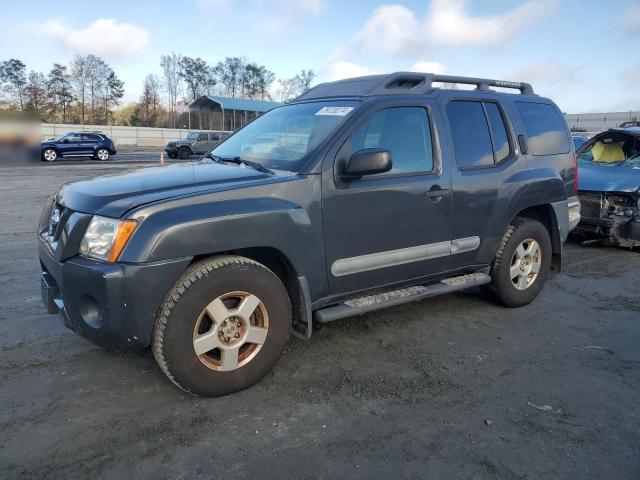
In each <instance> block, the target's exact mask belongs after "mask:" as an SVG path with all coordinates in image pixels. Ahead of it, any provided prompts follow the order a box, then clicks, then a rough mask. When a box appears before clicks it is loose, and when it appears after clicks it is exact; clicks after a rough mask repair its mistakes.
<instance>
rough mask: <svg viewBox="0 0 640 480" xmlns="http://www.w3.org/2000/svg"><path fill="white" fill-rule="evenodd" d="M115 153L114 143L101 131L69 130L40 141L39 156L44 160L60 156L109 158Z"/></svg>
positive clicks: (53, 159) (49, 160)
mask: <svg viewBox="0 0 640 480" xmlns="http://www.w3.org/2000/svg"><path fill="white" fill-rule="evenodd" d="M115 154H116V146H115V144H114V143H113V141H112V140H111V139H110V138H109V137H107V136H106V135H105V134H104V133H102V132H69V133H65V134H64V135H61V136H59V137H56V138H52V139H51V140H47V141H46V142H41V143H40V158H41V159H42V160H43V161H45V162H55V161H56V160H57V159H58V158H60V157H91V158H95V159H96V160H109V158H110V157H111V156H112V155H115Z"/></svg>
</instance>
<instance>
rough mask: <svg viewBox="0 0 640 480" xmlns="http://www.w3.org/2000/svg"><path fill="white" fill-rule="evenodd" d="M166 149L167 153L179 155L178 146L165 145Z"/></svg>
mask: <svg viewBox="0 0 640 480" xmlns="http://www.w3.org/2000/svg"><path fill="white" fill-rule="evenodd" d="M164 151H165V152H166V153H167V155H171V156H174V155H178V147H165V149H164Z"/></svg>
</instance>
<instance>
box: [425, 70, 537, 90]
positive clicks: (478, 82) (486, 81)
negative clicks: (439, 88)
mask: <svg viewBox="0 0 640 480" xmlns="http://www.w3.org/2000/svg"><path fill="white" fill-rule="evenodd" d="M425 79H426V83H427V84H428V85H429V86H428V88H433V86H432V83H433V82H443V83H461V84H464V85H475V86H476V88H477V89H478V90H489V88H490V87H502V88H513V89H515V90H520V93H522V94H523V95H533V87H532V86H531V84H529V83H525V82H510V81H508V80H492V79H490V78H472V77H458V76H455V75H434V74H425Z"/></svg>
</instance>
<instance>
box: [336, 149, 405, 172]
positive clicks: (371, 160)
mask: <svg viewBox="0 0 640 480" xmlns="http://www.w3.org/2000/svg"><path fill="white" fill-rule="evenodd" d="M392 165H393V163H392V161H391V152H390V151H389V150H384V149H382V148H366V149H364V150H360V151H358V152H356V153H354V154H353V155H351V158H350V159H349V161H348V162H347V164H346V165H345V168H344V172H343V174H342V176H343V177H346V178H347V179H356V178H360V177H362V176H364V175H374V174H376V173H384V172H388V171H389V170H391V167H392Z"/></svg>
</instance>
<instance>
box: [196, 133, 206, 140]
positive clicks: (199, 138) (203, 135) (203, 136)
mask: <svg viewBox="0 0 640 480" xmlns="http://www.w3.org/2000/svg"><path fill="white" fill-rule="evenodd" d="M198 141H199V142H206V141H207V134H206V133H199V134H198Z"/></svg>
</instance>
